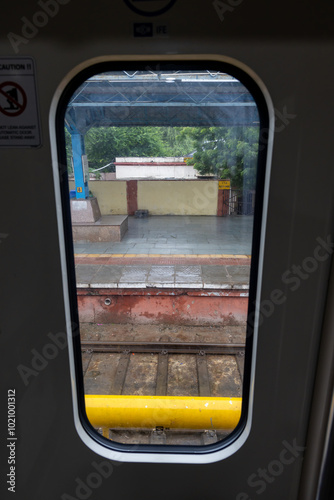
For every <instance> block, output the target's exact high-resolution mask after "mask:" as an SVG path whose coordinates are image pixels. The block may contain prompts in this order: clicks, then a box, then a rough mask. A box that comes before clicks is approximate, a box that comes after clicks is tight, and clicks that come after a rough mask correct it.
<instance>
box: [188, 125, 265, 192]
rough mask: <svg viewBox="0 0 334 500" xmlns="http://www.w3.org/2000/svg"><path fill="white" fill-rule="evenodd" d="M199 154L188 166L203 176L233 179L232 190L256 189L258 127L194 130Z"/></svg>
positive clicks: (193, 137)
mask: <svg viewBox="0 0 334 500" xmlns="http://www.w3.org/2000/svg"><path fill="white" fill-rule="evenodd" d="M182 134H186V135H188V136H190V137H191V138H192V139H193V141H194V144H195V147H194V149H195V150H196V152H195V153H194V155H193V158H191V159H189V160H188V161H187V163H188V164H189V165H193V166H194V168H196V170H198V172H199V173H200V175H213V176H214V177H216V178H218V179H231V182H232V186H233V187H237V188H238V187H239V188H240V187H244V188H247V189H252V188H254V185H255V173H256V164H257V154H258V140H259V130H258V129H257V128H256V127H230V128H228V127H208V128H199V127H192V128H189V129H187V130H184V131H183V132H182Z"/></svg>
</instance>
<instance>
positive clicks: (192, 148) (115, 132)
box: [65, 127, 259, 189]
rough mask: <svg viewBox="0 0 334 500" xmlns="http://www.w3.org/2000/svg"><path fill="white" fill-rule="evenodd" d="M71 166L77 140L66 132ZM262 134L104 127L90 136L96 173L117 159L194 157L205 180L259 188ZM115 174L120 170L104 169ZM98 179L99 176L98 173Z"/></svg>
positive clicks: (215, 129)
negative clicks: (258, 172) (257, 184)
mask: <svg viewBox="0 0 334 500" xmlns="http://www.w3.org/2000/svg"><path fill="white" fill-rule="evenodd" d="M65 137H66V152H67V164H68V167H69V171H70V172H71V171H72V167H71V160H70V157H71V139H70V134H69V132H68V131H67V130H66V131H65ZM258 137H259V130H258V128H256V127H230V128H228V127H205V128H204V127H203V128H202V127H99V128H91V129H90V130H89V131H88V132H87V134H86V136H85V147H86V154H87V156H88V161H89V168H90V171H93V170H96V169H98V168H101V167H103V166H105V165H107V164H108V163H111V164H112V163H113V162H114V161H115V158H116V157H128V156H130V157H140V156H144V157H145V156H146V157H150V156H162V157H164V156H189V155H190V154H191V153H192V152H193V157H192V158H190V159H188V161H187V163H188V164H189V165H194V167H195V169H196V170H198V172H199V174H200V175H211V176H214V177H216V178H218V179H231V182H232V185H233V187H237V188H238V187H244V188H246V189H252V188H254V183H255V173H256V163H257V152H258ZM103 171H104V172H113V171H114V166H113V165H110V166H109V167H107V168H105V169H104V170H103ZM96 173H97V174H98V172H96Z"/></svg>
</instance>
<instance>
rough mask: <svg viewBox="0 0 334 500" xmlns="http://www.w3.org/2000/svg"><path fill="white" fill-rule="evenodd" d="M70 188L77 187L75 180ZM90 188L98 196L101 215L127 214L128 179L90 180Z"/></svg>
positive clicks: (70, 184) (71, 182) (70, 183)
mask: <svg viewBox="0 0 334 500" xmlns="http://www.w3.org/2000/svg"><path fill="white" fill-rule="evenodd" d="M69 188H70V189H75V186H74V181H69ZM89 190H90V191H91V192H92V194H93V195H94V196H95V197H96V198H97V201H98V203H99V207H100V211H101V215H111V214H112V215H126V214H127V211H128V207H127V200H126V181H90V182H89Z"/></svg>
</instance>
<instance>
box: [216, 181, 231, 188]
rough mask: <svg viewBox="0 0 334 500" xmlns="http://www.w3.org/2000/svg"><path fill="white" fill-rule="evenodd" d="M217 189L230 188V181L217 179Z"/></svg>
mask: <svg viewBox="0 0 334 500" xmlns="http://www.w3.org/2000/svg"><path fill="white" fill-rule="evenodd" d="M218 189H219V190H220V189H231V181H226V180H224V181H218Z"/></svg>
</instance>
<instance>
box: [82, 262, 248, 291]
mask: <svg viewBox="0 0 334 500" xmlns="http://www.w3.org/2000/svg"><path fill="white" fill-rule="evenodd" d="M249 271H250V266H249V265H238V266H236V265H191V264H188V265H176V264H175V265H154V264H145V265H140V264H137V265H123V266H122V265H116V264H115V265H99V264H91V265H84V264H77V265H76V277H77V287H78V288H150V287H155V288H205V289H206V288H208V289H210V288H213V289H242V290H246V289H248V288H249Z"/></svg>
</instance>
